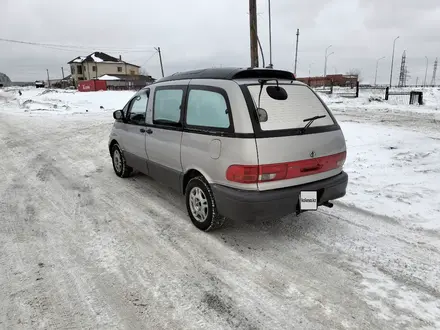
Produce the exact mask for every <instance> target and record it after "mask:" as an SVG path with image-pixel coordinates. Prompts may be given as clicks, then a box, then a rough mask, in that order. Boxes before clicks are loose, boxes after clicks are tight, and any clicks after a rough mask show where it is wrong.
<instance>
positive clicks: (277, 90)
mask: <svg viewBox="0 0 440 330" xmlns="http://www.w3.org/2000/svg"><path fill="white" fill-rule="evenodd" d="M266 92H267V95H269V96H270V97H271V98H273V99H275V100H279V101H284V100H287V92H286V90H285V89H284V88H283V87H280V86H267V87H266Z"/></svg>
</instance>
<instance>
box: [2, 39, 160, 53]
mask: <svg viewBox="0 0 440 330" xmlns="http://www.w3.org/2000/svg"><path fill="white" fill-rule="evenodd" d="M0 41H3V42H9V43H16V44H22V45H31V46H40V47H44V48H51V49H56V50H65V51H73V50H75V51H78V50H80V49H83V50H90V49H101V50H107V51H113V52H127V53H128V52H130V53H131V52H133V53H136V52H143V53H145V52H155V50H154V47H153V46H151V47H150V46H145V47H148V48H150V49H139V48H124V47H121V48H115V47H106V46H75V45H61V44H48V43H41V42H31V41H22V40H13V39H4V38H0Z"/></svg>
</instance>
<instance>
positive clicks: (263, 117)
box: [257, 108, 268, 123]
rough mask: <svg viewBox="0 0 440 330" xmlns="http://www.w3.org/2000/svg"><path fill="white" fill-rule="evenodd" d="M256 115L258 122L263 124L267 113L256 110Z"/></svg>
mask: <svg viewBox="0 0 440 330" xmlns="http://www.w3.org/2000/svg"><path fill="white" fill-rule="evenodd" d="M257 115H258V121H259V122H260V123H264V122H266V121H267V119H268V116H267V111H266V110H264V109H263V108H257Z"/></svg>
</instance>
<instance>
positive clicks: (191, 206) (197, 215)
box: [185, 176, 225, 232]
mask: <svg viewBox="0 0 440 330" xmlns="http://www.w3.org/2000/svg"><path fill="white" fill-rule="evenodd" d="M185 202H186V209H187V210H188V215H189V217H190V219H191V221H192V223H193V224H194V226H196V227H197V228H198V229H200V230H203V231H206V232H207V231H212V230H215V229H218V228H220V227H222V226H223V224H224V222H225V217H223V216H221V215H220V214H219V213H218V211H217V206H216V205H215V199H214V194H213V193H212V190H211V187H210V186H209V184H208V182H206V180H205V178H204V177H203V176H198V177H195V178H192V179H191V180H190V181H189V182H188V185H187V186H186V190H185ZM203 206H205V207H203Z"/></svg>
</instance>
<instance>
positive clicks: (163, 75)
mask: <svg viewBox="0 0 440 330" xmlns="http://www.w3.org/2000/svg"><path fill="white" fill-rule="evenodd" d="M155 49H156V50H157V52H158V53H159V61H160V70H161V71H162V78H163V77H165V74H164V73H163V63H162V53H161V52H160V47H157V48H155Z"/></svg>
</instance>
